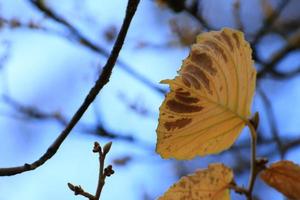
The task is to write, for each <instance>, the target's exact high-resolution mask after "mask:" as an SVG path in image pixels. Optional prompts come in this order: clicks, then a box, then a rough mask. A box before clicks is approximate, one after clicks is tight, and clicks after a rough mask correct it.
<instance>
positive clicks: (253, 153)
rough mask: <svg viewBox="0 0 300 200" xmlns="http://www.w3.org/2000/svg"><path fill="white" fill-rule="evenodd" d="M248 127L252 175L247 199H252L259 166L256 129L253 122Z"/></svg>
mask: <svg viewBox="0 0 300 200" xmlns="http://www.w3.org/2000/svg"><path fill="white" fill-rule="evenodd" d="M247 125H248V127H249V129H250V133H251V169H250V177H249V183H248V194H247V199H248V200H252V191H253V187H254V183H255V179H256V175H257V170H256V169H257V168H256V139H257V135H256V130H255V128H254V126H253V125H252V123H251V122H249V123H248V124H247Z"/></svg>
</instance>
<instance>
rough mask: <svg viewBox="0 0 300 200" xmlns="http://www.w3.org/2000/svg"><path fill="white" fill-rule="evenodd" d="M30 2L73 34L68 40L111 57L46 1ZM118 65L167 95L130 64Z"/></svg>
mask: <svg viewBox="0 0 300 200" xmlns="http://www.w3.org/2000/svg"><path fill="white" fill-rule="evenodd" d="M29 2H30V3H31V4H32V5H33V6H34V7H35V8H37V9H38V10H39V11H40V12H42V13H43V14H45V15H46V16H47V17H48V18H49V19H52V20H54V21H55V22H57V23H59V24H61V25H63V26H64V27H65V28H67V30H68V31H69V33H70V34H71V37H70V35H69V36H68V37H67V38H68V39H70V38H72V39H73V40H74V41H76V42H78V43H79V44H80V45H83V46H84V47H87V48H89V49H90V50H92V51H94V52H96V53H99V54H101V55H103V56H104V57H109V56H110V53H109V52H108V51H107V50H106V49H104V48H103V47H101V46H99V45H96V44H94V43H93V42H92V41H91V40H90V39H88V38H87V37H85V36H84V35H83V34H81V33H80V31H79V30H78V29H77V28H76V27H74V26H73V25H72V24H71V23H69V22H68V21H67V20H66V19H64V18H63V17H62V16H59V15H58V14H56V13H55V12H54V11H53V10H51V9H50V8H49V7H47V5H46V4H45V2H44V1H40V0H29ZM117 64H118V65H119V66H120V67H121V69H123V70H124V71H125V72H127V73H128V74H130V75H131V76H132V77H134V78H135V79H137V80H138V81H140V82H141V83H143V84H145V85H146V86H148V87H149V88H150V89H153V90H154V91H156V92H158V93H159V94H165V93H166V91H165V90H164V89H162V88H160V87H159V86H157V84H155V83H153V82H152V81H151V80H149V79H147V78H146V77H144V76H143V75H141V74H139V73H138V72H136V71H135V70H134V69H132V67H130V66H129V65H128V64H126V63H125V62H124V61H121V60H120V59H118V60H117Z"/></svg>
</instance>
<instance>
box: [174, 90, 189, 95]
mask: <svg viewBox="0 0 300 200" xmlns="http://www.w3.org/2000/svg"><path fill="white" fill-rule="evenodd" d="M175 92H176V94H179V95H182V96H190V95H191V93H189V92H180V91H178V90H176V91H175Z"/></svg>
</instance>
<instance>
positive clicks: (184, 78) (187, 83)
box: [182, 76, 191, 87]
mask: <svg viewBox="0 0 300 200" xmlns="http://www.w3.org/2000/svg"><path fill="white" fill-rule="evenodd" d="M182 82H183V84H184V85H186V86H187V87H191V83H190V81H189V80H188V79H187V78H186V77H185V76H183V77H182Z"/></svg>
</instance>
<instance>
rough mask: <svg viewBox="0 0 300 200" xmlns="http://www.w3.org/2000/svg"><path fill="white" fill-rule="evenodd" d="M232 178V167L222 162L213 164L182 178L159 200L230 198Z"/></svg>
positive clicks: (226, 199) (224, 199) (221, 199)
mask: <svg viewBox="0 0 300 200" xmlns="http://www.w3.org/2000/svg"><path fill="white" fill-rule="evenodd" d="M232 180H233V172H232V170H231V169H230V168H228V167H226V166H225V165H223V164H220V163H215V164H211V165H209V166H208V169H204V170H199V171H196V172H195V173H194V174H191V175H188V176H184V177H183V178H181V179H180V180H179V181H178V182H177V183H175V184H174V185H173V186H171V187H170V188H169V190H168V191H167V192H166V193H165V194H164V195H163V196H161V197H160V198H159V200H192V199H201V200H229V199H230V190H229V184H230V183H231V182H232Z"/></svg>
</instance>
